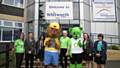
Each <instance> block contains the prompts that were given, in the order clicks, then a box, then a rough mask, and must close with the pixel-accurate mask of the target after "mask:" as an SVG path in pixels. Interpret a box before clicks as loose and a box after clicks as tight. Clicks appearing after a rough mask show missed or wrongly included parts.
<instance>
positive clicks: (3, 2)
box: [2, 0, 25, 8]
mask: <svg viewBox="0 0 120 68" xmlns="http://www.w3.org/2000/svg"><path fill="white" fill-rule="evenodd" d="M24 2H25V1H24V0H23V4H22V5H23V6H19V7H18V6H16V5H15V0H14V3H13V5H11V4H8V3H5V1H4V0H2V4H5V5H9V6H13V7H17V8H24V4H25V3H24Z"/></svg>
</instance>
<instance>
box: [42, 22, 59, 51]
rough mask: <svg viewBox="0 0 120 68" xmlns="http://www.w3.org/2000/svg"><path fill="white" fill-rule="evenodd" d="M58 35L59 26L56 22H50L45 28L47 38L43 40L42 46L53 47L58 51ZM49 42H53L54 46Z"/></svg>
mask: <svg viewBox="0 0 120 68" xmlns="http://www.w3.org/2000/svg"><path fill="white" fill-rule="evenodd" d="M59 34H60V25H59V24H58V23H57V22H51V23H50V24H49V26H48V28H47V37H46V38H45V42H44V45H45V47H53V48H54V47H55V48H56V49H59V47H60V44H59V40H58V37H59ZM51 40H54V42H55V45H53V44H52V43H51V42H53V41H51Z"/></svg>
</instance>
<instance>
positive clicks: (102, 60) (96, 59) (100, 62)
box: [94, 55, 107, 64]
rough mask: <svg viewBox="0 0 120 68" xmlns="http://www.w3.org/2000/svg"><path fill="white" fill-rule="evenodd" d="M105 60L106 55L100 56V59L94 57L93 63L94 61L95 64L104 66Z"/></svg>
mask: <svg viewBox="0 0 120 68" xmlns="http://www.w3.org/2000/svg"><path fill="white" fill-rule="evenodd" d="M106 59H107V57H106V55H102V56H100V57H97V56H95V59H94V61H95V62H96V63H97V64H106Z"/></svg>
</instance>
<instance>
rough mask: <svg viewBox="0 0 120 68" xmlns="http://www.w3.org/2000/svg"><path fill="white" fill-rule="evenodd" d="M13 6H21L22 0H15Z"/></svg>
mask: <svg viewBox="0 0 120 68" xmlns="http://www.w3.org/2000/svg"><path fill="white" fill-rule="evenodd" d="M15 6H17V7H23V0H15Z"/></svg>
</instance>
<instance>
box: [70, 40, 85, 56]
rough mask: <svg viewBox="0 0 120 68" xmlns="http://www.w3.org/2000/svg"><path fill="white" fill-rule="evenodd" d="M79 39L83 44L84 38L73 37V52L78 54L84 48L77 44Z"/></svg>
mask: <svg viewBox="0 0 120 68" xmlns="http://www.w3.org/2000/svg"><path fill="white" fill-rule="evenodd" d="M79 41H81V44H82V43H83V39H82V38H78V39H74V38H71V52H72V53H75V54H77V53H82V52H83V48H82V47H80V46H79V45H77V44H78V42H79Z"/></svg>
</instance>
